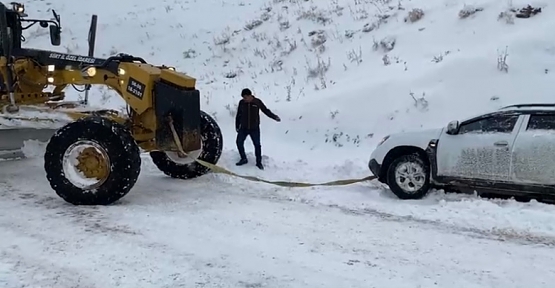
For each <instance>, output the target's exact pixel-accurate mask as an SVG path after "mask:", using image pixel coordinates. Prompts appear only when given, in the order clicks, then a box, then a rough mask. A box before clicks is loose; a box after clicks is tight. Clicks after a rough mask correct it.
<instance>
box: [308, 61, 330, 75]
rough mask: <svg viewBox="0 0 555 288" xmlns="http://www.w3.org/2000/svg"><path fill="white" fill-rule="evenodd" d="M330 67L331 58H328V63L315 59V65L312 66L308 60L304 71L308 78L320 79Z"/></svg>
mask: <svg viewBox="0 0 555 288" xmlns="http://www.w3.org/2000/svg"><path fill="white" fill-rule="evenodd" d="M330 65H331V58H328V63H326V62H324V61H323V60H322V59H320V57H318V58H317V63H316V65H312V64H311V63H310V61H309V60H308V59H306V70H307V72H308V75H307V76H308V78H321V77H324V75H325V74H326V72H328V70H329V68H330Z"/></svg>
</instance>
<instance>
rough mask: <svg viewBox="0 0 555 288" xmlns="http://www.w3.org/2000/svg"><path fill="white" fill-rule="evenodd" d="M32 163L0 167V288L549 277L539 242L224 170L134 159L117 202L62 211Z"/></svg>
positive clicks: (513, 281)
mask: <svg viewBox="0 0 555 288" xmlns="http://www.w3.org/2000/svg"><path fill="white" fill-rule="evenodd" d="M41 166H42V163H41V161H40V160H37V159H25V160H20V161H18V162H0V170H1V171H4V172H2V173H3V175H2V180H1V184H0V185H1V186H3V187H2V188H3V189H2V190H1V192H0V197H1V198H0V199H1V200H0V239H1V240H0V287H10V288H11V287H395V288H402V287H464V288H470V287H504V288H509V287H535V288H540V287H552V283H553V281H554V280H555V265H554V264H555V257H553V248H551V247H550V246H549V245H538V244H537V243H543V244H550V242H549V241H551V240H550V239H552V238H550V237H546V238H541V239H542V240H541V241H536V240H538V239H534V238H533V237H532V238H522V239H520V238H518V237H513V238H511V237H508V238H505V241H499V240H495V239H497V238H499V237H498V236H499V235H497V236H495V235H493V236H491V237H489V236H488V237H487V235H486V233H478V232H477V231H474V230H472V229H468V228H463V227H459V228H457V226H456V225H448V224H442V223H436V222H434V221H425V220H421V219H420V220H419V219H416V218H414V217H412V218H411V217H402V216H395V215H392V214H387V213H384V212H379V211H374V212H373V213H372V211H366V212H367V213H363V212H360V211H362V210H349V209H345V208H341V207H338V208H335V207H330V206H326V205H313V204H311V202H310V201H300V202H299V201H288V198H286V197H282V196H283V195H284V192H283V191H282V193H270V192H271V191H273V190H272V189H274V188H273V187H268V186H266V185H259V184H255V185H252V184H249V183H246V182H239V181H237V183H235V182H233V181H234V180H231V179H229V178H227V177H225V176H217V175H207V176H206V177H203V178H202V179H196V180H193V181H187V182H183V181H178V180H173V179H168V178H166V177H164V176H162V175H161V174H160V173H152V171H155V169H154V167H152V164H151V163H149V162H148V161H146V159H145V163H144V164H143V173H142V176H141V178H140V180H139V183H138V184H137V186H136V187H135V188H134V189H133V190H132V192H131V193H130V194H129V195H128V196H127V197H125V198H124V199H123V201H122V202H121V203H120V204H119V205H116V206H110V207H74V206H71V205H69V204H66V203H65V202H63V201H62V200H61V199H59V198H58V197H57V196H56V195H54V193H53V192H52V191H51V190H50V189H49V187H48V184H47V182H46V180H44V177H43V176H42V175H43V172H42V167H41ZM8 167H9V168H8ZM8 169H10V170H8ZM6 171H9V172H6ZM18 179H21V180H18ZM362 186H363V185H359V188H360V187H362ZM359 188H357V186H356V185H355V186H351V187H344V188H341V189H347V190H349V189H351V190H353V189H354V190H356V189H359ZM364 188H367V187H364ZM258 189H260V190H258ZM272 195H274V196H275V197H271V196H272ZM280 195H282V196H280ZM382 198H383V197H382ZM390 200H391V199H387V198H385V199H384V200H382V201H384V205H385V204H387V201H390ZM481 201H484V200H481ZM357 211H358V212H357Z"/></svg>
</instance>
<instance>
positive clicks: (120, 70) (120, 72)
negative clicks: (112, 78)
mask: <svg viewBox="0 0 555 288" xmlns="http://www.w3.org/2000/svg"><path fill="white" fill-rule="evenodd" d="M125 73H127V71H125V69H123V68H118V75H119V76H123V75H125Z"/></svg>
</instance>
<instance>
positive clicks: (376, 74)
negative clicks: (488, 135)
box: [0, 0, 555, 288]
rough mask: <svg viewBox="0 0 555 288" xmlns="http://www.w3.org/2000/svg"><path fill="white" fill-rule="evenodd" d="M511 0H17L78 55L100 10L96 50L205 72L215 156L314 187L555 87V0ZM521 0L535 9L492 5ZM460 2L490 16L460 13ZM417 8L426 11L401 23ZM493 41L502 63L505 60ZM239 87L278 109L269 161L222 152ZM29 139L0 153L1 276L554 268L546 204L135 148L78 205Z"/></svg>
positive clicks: (309, 279)
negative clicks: (191, 163) (197, 171)
mask: <svg viewBox="0 0 555 288" xmlns="http://www.w3.org/2000/svg"><path fill="white" fill-rule="evenodd" d="M511 2H512V3H508V2H506V1H494V0H475V1H473V2H472V3H471V2H468V1H462V0H461V1H459V0H412V1H406V0H400V1H386V0H382V1H378V0H375V1H370V0H356V1H352V0H350V1H347V0H335V1H333V0H332V1H300V0H299V1H295V0H288V1H286V0H282V1H279V0H274V1H256V0H244V1H231V0H218V1H216V0H197V1H185V0H172V1H163V0H159V1H138V0H118V1H117V3H116V2H114V1H107V0H97V1H83V0H81V1H69V0H68V1H66V0H56V1H51V2H49V1H28V2H26V3H25V4H26V7H27V11H28V14H30V15H31V16H33V18H37V17H50V13H51V12H50V11H48V9H51V8H54V9H56V10H57V12H58V13H60V14H61V15H62V24H63V26H64V27H63V36H62V37H63V43H64V44H63V46H61V47H50V46H49V42H48V39H47V35H44V33H41V32H37V31H35V30H31V31H30V33H27V35H26V38H27V43H28V45H29V46H33V47H37V48H42V49H51V50H57V51H62V52H70V53H79V54H86V51H87V47H86V38H87V31H88V25H89V23H88V19H89V17H90V13H95V14H98V15H99V23H100V24H99V31H98V35H97V41H98V42H97V44H98V45H97V51H98V53H97V54H98V56H102V57H107V56H109V55H111V54H114V53H118V52H125V53H130V54H135V55H139V56H143V57H144V58H145V59H146V60H147V61H149V62H156V63H160V64H166V65H173V66H176V67H177V69H179V70H182V71H186V72H187V73H189V74H191V75H193V76H195V77H197V78H198V79H199V82H198V86H199V88H200V89H201V91H202V94H203V103H202V106H203V109H205V110H206V111H208V112H210V113H211V114H212V115H214V116H215V117H216V118H217V120H218V122H219V123H220V125H221V127H222V129H223V131H224V137H225V139H224V145H225V148H224V149H225V151H224V154H223V156H222V159H221V160H220V164H221V165H222V166H224V167H226V168H229V169H231V170H233V171H237V172H238V173H240V174H248V175H256V176H261V177H264V178H266V179H270V180H295V181H304V182H322V181H329V180H334V179H339V178H351V177H363V176H366V175H368V173H369V171H368V168H367V160H368V157H369V154H370V152H371V150H372V148H373V147H374V145H375V143H376V142H377V141H379V140H380V139H381V138H382V137H383V136H385V135H387V134H389V133H393V132H398V131H403V130H411V129H420V128H429V127H434V126H442V125H445V124H446V123H447V122H448V121H450V120H453V119H460V118H461V117H466V116H470V115H473V114H477V113H481V112H483V111H485V110H489V109H496V108H498V107H500V106H504V105H508V104H513V103H516V102H552V99H551V98H552V95H551V94H552V90H551V89H550V88H551V85H552V83H555V78H554V77H553V76H552V75H553V72H552V71H553V69H554V68H555V67H554V66H555V44H554V43H555V36H554V35H553V33H552V32H551V30H552V27H555V26H554V25H555V18H554V17H553V16H555V12H554V11H553V5H548V4H550V3H549V2H548V1H545V2H544V3H537V2H536V3H529V2H524V1H520V0H519V1H517V0H513V1H511ZM465 4H466V5H467V6H465ZM470 4H472V6H469V5H470ZM526 4H532V5H535V6H536V7H542V8H543V11H542V13H540V14H538V15H536V16H533V17H531V18H529V19H518V18H514V17H513V18H512V20H511V19H510V17H508V16H503V17H501V18H499V15H500V13H501V12H506V11H508V9H509V8H510V5H512V6H514V7H515V8H521V7H523V6H525V5H526ZM106 7H110V9H106ZM472 7H474V8H482V9H483V11H479V12H476V13H475V14H474V15H471V16H469V17H467V18H464V19H460V18H459V11H461V10H465V11H472V9H473V8H472ZM416 8H418V9H422V11H423V12H424V16H423V17H422V19H420V20H419V21H416V22H414V23H411V22H410V21H407V22H405V21H404V19H405V17H406V16H407V14H408V13H409V11H411V10H413V9H416ZM88 13H89V14H88ZM509 14H510V13H509ZM257 19H259V20H260V22H257V21H256V20H257ZM507 19H509V20H507ZM511 23H512V24H511ZM257 25H258V26H257ZM252 26H256V27H252ZM369 30H371V31H369ZM44 31H46V30H44ZM44 31H43V32H44ZM310 35H312V36H310ZM324 38H325V41H324V40H323V39H324ZM382 40H383V43H384V45H382V44H380V42H382ZM393 40H394V42H395V44H394V45H393V49H392V50H391V51H385V50H388V47H389V48H391V44H392V43H393V42H392V41H393ZM375 43H377V44H376V45H375ZM388 43H389V44H388ZM388 45H389V46H388ZM384 49H385V50H384ZM505 49H506V50H505ZM505 51H507V52H508V56H507V58H506V64H507V65H508V71H500V70H504V69H499V68H503V67H498V57H499V54H501V58H503V55H502V54H503V53H504V52H505ZM319 61H320V66H318V63H319ZM328 65H329V66H328ZM502 66H503V65H502ZM505 68H506V67H505ZM550 84H551V85H550ZM244 87H250V88H251V89H252V90H253V91H254V92H255V94H256V95H258V96H259V97H260V98H261V99H262V100H263V101H265V103H266V104H267V106H269V108H270V109H272V110H273V111H274V112H275V113H276V114H278V115H279V116H280V117H281V118H282V119H283V121H282V122H281V123H276V122H273V121H271V120H269V119H267V118H264V116H262V118H263V119H262V129H263V133H262V144H263V152H264V154H265V164H266V167H267V168H266V170H265V171H259V170H257V169H256V168H255V167H254V165H248V166H247V167H241V168H237V167H235V165H234V163H235V161H236V160H237V155H236V152H235V147H234V146H235V143H234V142H235V141H234V140H235V139H234V138H235V135H234V132H235V131H234V129H233V128H234V127H233V124H234V119H233V117H234V111H235V105H236V104H237V102H238V101H239V93H240V91H241V89H242V88H244ZM411 93H412V96H411ZM93 95H94V96H93V97H94V98H93V103H94V104H95V105H102V106H106V107H114V108H117V107H119V106H121V105H122V104H123V102H122V101H121V100H120V99H118V98H117V97H114V96H112V97H110V95H111V94H110V92H109V91H108V90H105V89H97V90H95V93H93ZM423 95H424V96H423ZM72 96H73V97H77V96H78V95H77V94H73V95H72ZM413 97H414V98H413ZM422 97H423V98H422ZM35 146H37V147H35ZM246 148H247V149H248V150H250V151H252V148H251V147H250V142H249V141H247V143H246ZM25 152H26V154H27V155H28V156H29V158H28V159H23V160H19V161H2V162H0V166H1V168H0V171H1V172H0V173H2V175H1V176H2V177H1V178H0V179H1V180H0V185H2V186H4V187H3V189H1V190H0V239H1V240H0V287H10V288H11V287H395V288H400V287H464V288H468V287H504V288H509V287H537V288H540V287H551V286H552V283H553V282H554V280H555V268H554V267H555V265H554V264H555V256H552V255H553V248H552V247H553V246H554V245H555V206H553V205H544V204H538V203H535V202H531V203H517V202H515V201H512V200H485V199H480V198H477V197H475V196H473V195H450V194H447V195H446V194H444V193H442V192H441V191H436V192H434V193H431V194H430V195H429V196H428V197H426V198H425V199H423V200H420V201H401V200H398V199H396V198H395V197H394V196H393V195H392V194H391V193H390V192H389V190H387V189H386V188H384V187H382V186H381V185H379V184H378V183H375V182H370V183H361V184H355V185H351V186H345V187H336V188H334V187H314V188H297V189H287V188H280V187H274V186H270V185H266V184H260V183H252V182H247V181H245V180H240V179H236V178H230V177H228V176H224V175H213V174H211V175H206V176H203V177H200V178H198V179H194V180H190V181H181V180H175V179H169V178H167V177H165V176H163V174H162V173H160V172H158V171H157V170H156V168H155V167H154V165H153V164H152V163H150V161H149V159H148V155H145V158H144V161H143V170H142V174H141V177H140V179H139V181H138V183H137V185H136V186H135V187H134V189H133V190H132V191H131V193H130V194H128V195H127V196H126V197H125V198H123V199H122V201H120V202H119V203H118V204H117V205H113V206H108V207H75V206H72V205H69V204H67V203H65V202H63V200H61V199H60V198H58V197H57V196H56V195H55V193H54V192H53V191H52V190H51V189H50V188H49V186H48V183H47V181H46V179H45V177H44V171H43V168H42V165H43V163H42V154H41V152H42V150H41V146H40V145H36V143H35V145H30V146H29V147H26V151H25ZM249 156H250V159H251V163H252V162H253V161H252V160H254V159H253V155H252V153H251V154H250V155H249Z"/></svg>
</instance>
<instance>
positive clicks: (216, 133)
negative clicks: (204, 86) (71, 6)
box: [0, 2, 223, 205]
mask: <svg viewBox="0 0 555 288" xmlns="http://www.w3.org/2000/svg"><path fill="white" fill-rule="evenodd" d="M0 4H1V5H0V78H1V79H0V107H2V112H1V114H0V150H3V151H11V150H17V149H19V148H21V147H22V146H23V143H24V141H25V140H31V139H37V140H39V141H48V144H47V146H46V152H45V155H44V169H45V170H46V178H47V179H48V181H49V182H50V186H51V187H52V188H53V189H54V190H55V191H56V193H57V194H58V195H59V196H60V197H61V198H63V199H64V200H65V201H67V202H69V203H72V204H74V205H107V204H111V203H113V202H115V201H117V200H119V199H120V198H122V197H123V196H125V195H126V194H127V193H128V192H129V191H130V190H131V188H132V187H133V185H134V184H135V182H136V181H137V178H138V176H139V172H140V169H141V157H140V153H141V150H142V151H145V152H149V153H150V156H151V158H152V160H153V162H154V164H155V165H156V166H157V167H158V168H159V169H160V170H161V171H162V172H164V173H165V174H166V175H168V176H171V177H174V178H181V179H189V178H194V177H198V176H201V175H203V174H206V173H207V172H209V170H210V169H209V168H207V167H206V166H203V165H200V164H198V162H196V161H195V159H194V158H196V159H199V160H202V161H205V162H208V163H211V164H215V163H216V162H217V161H218V159H219V158H220V155H221V152H222V147H223V138H222V133H221V131H220V128H219V127H218V124H217V123H216V122H215V120H214V119H213V118H212V117H210V116H209V115H208V114H207V113H205V112H203V111H202V110H201V108H200V92H199V90H197V89H196V88H195V84H196V80H195V79H194V78H192V77H190V76H187V75H185V74H183V73H180V72H177V71H175V69H173V68H172V67H167V66H164V65H162V66H156V65H152V64H149V63H147V62H146V61H145V60H144V59H142V58H140V57H134V56H131V55H128V54H118V55H115V56H111V57H109V58H107V59H99V58H95V57H93V55H92V54H93V50H94V42H95V37H96V16H95V15H93V21H92V22H91V24H94V25H91V30H90V31H89V55H88V56H82V55H72V54H65V53H59V52H55V51H45V50H37V49H30V48H24V47H22V42H24V41H25V38H24V36H23V31H24V30H25V29H28V28H30V27H32V26H33V25H35V24H37V23H38V24H39V26H41V27H43V28H49V30H50V31H49V32H50V40H51V43H52V45H54V46H59V45H60V42H61V40H60V39H61V37H60V35H61V25H60V16H59V15H58V14H56V12H55V11H52V13H53V16H54V18H53V20H40V19H30V18H27V15H26V14H25V8H24V6H23V5H22V4H19V3H14V2H12V3H11V7H10V8H8V7H7V6H6V5H5V4H2V3H0ZM93 22H94V23H93ZM69 85H72V86H73V87H75V85H84V86H85V87H86V89H87V93H88V89H90V87H91V85H106V86H108V87H109V88H111V89H112V90H114V91H115V92H116V93H117V94H119V95H120V96H121V97H122V98H123V99H124V100H125V102H126V104H127V109H126V110H127V111H126V113H120V112H117V111H113V110H108V109H91V108H90V107H88V105H87V104H86V103H81V102H76V101H65V100H64V99H65V98H64V97H65V94H64V90H65V88H66V87H67V86H69ZM49 88H50V90H48V89H49Z"/></svg>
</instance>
